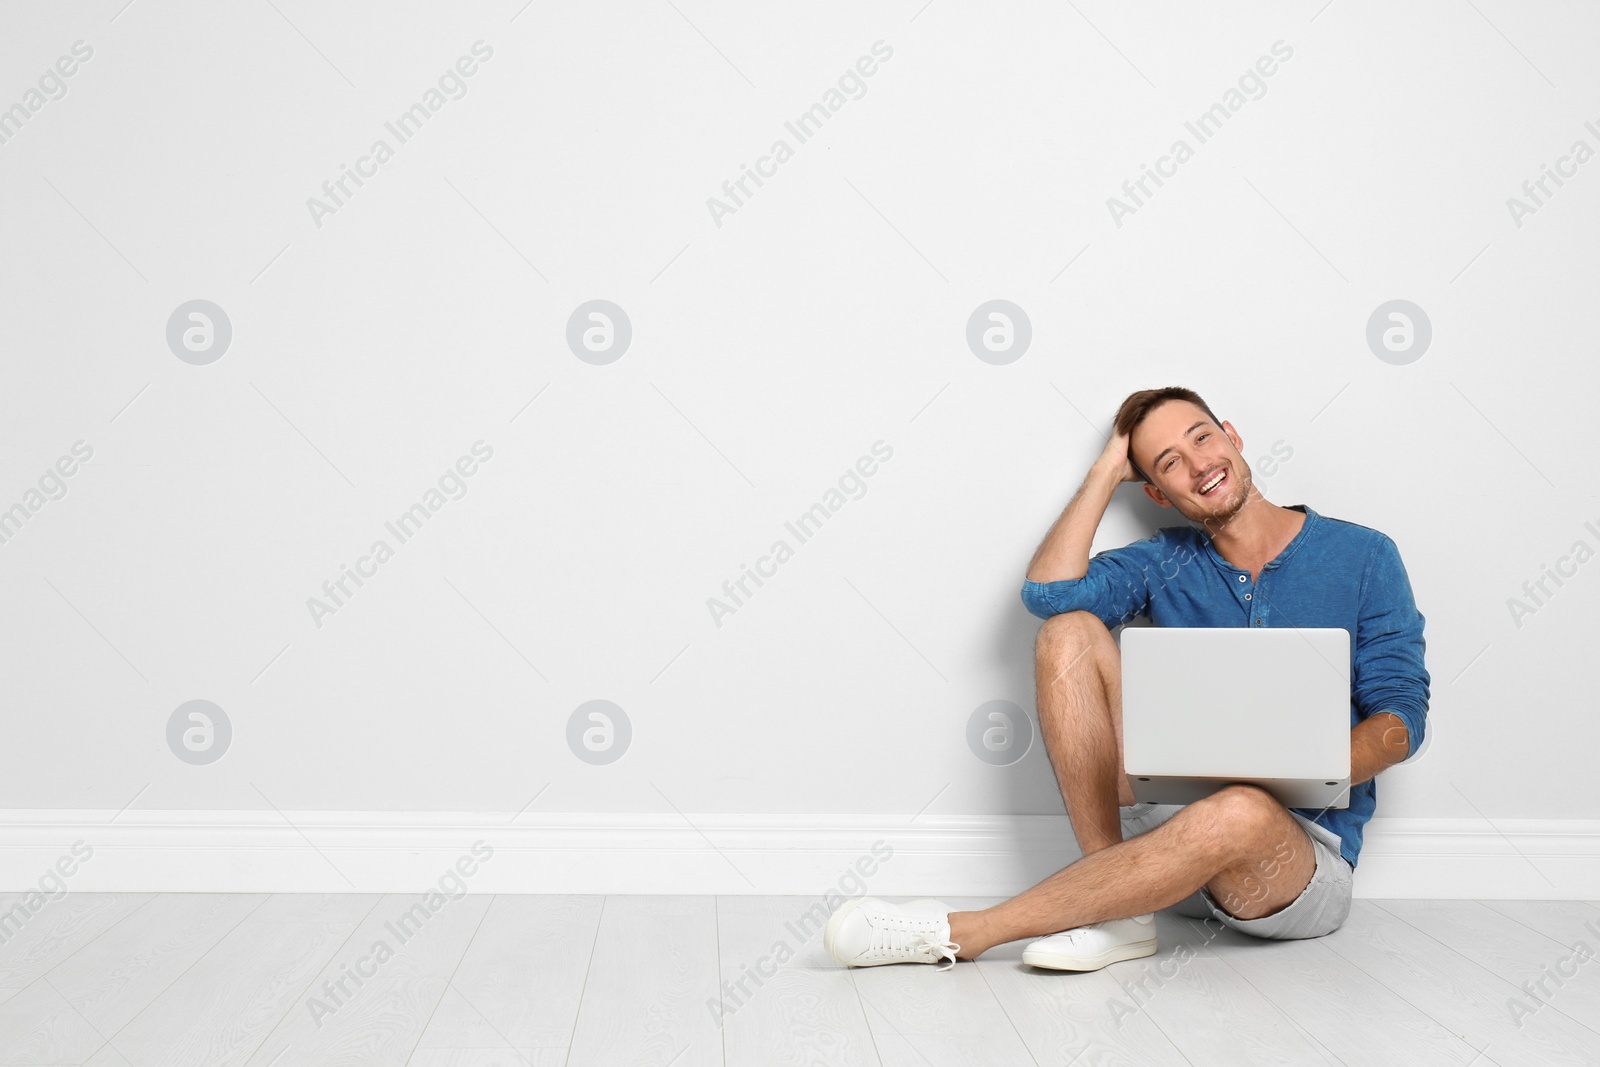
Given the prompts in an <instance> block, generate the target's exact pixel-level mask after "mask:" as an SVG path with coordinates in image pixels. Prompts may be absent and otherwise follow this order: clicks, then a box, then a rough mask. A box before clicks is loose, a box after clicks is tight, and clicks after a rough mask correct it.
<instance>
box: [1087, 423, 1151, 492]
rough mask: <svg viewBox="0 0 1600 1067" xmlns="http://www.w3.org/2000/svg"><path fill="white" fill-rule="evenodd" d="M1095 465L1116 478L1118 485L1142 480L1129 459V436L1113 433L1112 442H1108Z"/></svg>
mask: <svg viewBox="0 0 1600 1067" xmlns="http://www.w3.org/2000/svg"><path fill="white" fill-rule="evenodd" d="M1094 465H1095V466H1096V467H1099V468H1100V469H1101V470H1104V471H1107V472H1109V473H1110V474H1112V475H1114V476H1115V477H1116V480H1117V482H1118V484H1120V483H1122V482H1137V481H1139V480H1140V478H1139V474H1138V472H1136V471H1135V470H1134V469H1133V463H1132V461H1131V460H1130V459H1129V458H1128V435H1127V434H1125V433H1117V432H1116V431H1115V430H1113V431H1112V433H1111V440H1109V441H1107V442H1106V447H1105V450H1104V451H1103V452H1101V453H1100V458H1099V459H1097V460H1095V461H1094Z"/></svg>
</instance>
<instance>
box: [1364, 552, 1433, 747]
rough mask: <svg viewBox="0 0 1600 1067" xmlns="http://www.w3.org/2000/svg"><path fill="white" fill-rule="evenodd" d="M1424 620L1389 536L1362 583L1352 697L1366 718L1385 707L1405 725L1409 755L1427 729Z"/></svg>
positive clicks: (1372, 561) (1373, 559)
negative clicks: (1408, 742)
mask: <svg viewBox="0 0 1600 1067" xmlns="http://www.w3.org/2000/svg"><path fill="white" fill-rule="evenodd" d="M1425 621H1426V620H1425V619H1424V618H1423V615H1422V613H1421V612H1420V611H1418V610H1417V604H1416V600H1415V599H1414V598H1413V596H1412V593H1411V580H1410V579H1409V578H1408V577H1407V576H1406V568H1405V564H1404V563H1402V562H1401V561H1400V549H1399V548H1398V547H1397V546H1396V545H1395V543H1394V541H1392V540H1391V539H1390V538H1388V537H1386V536H1385V537H1383V538H1382V540H1380V541H1379V542H1378V545H1377V548H1376V549H1375V550H1374V552H1373V556H1372V560H1371V562H1370V564H1369V565H1368V568H1367V575H1366V578H1365V580H1364V581H1363V582H1362V589H1361V609H1360V614H1359V616H1358V618H1357V622H1356V647H1355V655H1354V659H1355V664H1354V667H1355V677H1354V680H1353V684H1352V691H1351V695H1352V697H1353V698H1354V699H1355V702H1356V712H1357V714H1359V715H1360V716H1361V718H1362V719H1363V720H1365V719H1367V718H1369V717H1371V716H1373V715H1376V714H1377V713H1378V712H1380V711H1387V712H1391V713H1392V714H1394V715H1396V716H1398V717H1399V719H1400V721H1401V722H1403V723H1405V724H1406V733H1407V737H1408V740H1409V741H1410V751H1408V752H1407V754H1406V755H1407V757H1408V758H1409V757H1410V756H1411V755H1412V754H1414V753H1415V752H1416V751H1417V748H1418V747H1419V746H1420V745H1421V744H1422V739H1423V736H1424V731H1425V730H1426V729H1427V719H1428V683H1429V681H1430V679H1429V677H1428V670H1427V668H1426V667H1425V666H1423V652H1424V650H1425V648H1426V642H1425V641H1424V640H1423V637H1422V628H1423V624H1424V622H1425Z"/></svg>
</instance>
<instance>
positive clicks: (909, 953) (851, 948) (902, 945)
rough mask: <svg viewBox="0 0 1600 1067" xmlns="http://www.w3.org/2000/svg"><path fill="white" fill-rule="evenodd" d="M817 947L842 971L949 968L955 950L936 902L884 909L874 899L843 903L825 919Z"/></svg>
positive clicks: (946, 913)
mask: <svg viewBox="0 0 1600 1067" xmlns="http://www.w3.org/2000/svg"><path fill="white" fill-rule="evenodd" d="M822 946H823V948H826V949H827V950H828V954H829V955H831V956H832V957H833V958H834V959H836V960H838V961H839V962H840V963H842V964H844V965H845V966H846V967H878V966H881V965H882V964H885V963H939V969H940V970H941V971H944V970H949V969H950V968H951V967H954V966H955V963H956V953H957V952H959V951H960V949H961V946H960V945H957V944H953V943H951V941H950V908H949V906H948V905H946V904H943V903H941V902H939V901H937V900H913V901H912V902H911V903H909V904H890V903H889V902H888V901H886V900H878V899H877V898H876V897H861V898H860V899H857V900H851V901H849V902H847V903H845V904H844V905H843V906H842V907H840V909H839V910H838V911H836V912H834V913H833V915H832V916H831V917H829V919H828V925H827V927H826V928H825V929H824V930H823V931H822Z"/></svg>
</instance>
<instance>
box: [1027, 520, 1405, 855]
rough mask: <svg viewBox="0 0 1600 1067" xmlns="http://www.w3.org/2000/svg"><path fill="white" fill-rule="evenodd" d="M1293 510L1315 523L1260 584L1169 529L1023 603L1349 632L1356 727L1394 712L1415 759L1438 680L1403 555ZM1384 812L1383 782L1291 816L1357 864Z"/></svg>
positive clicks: (1039, 589) (1159, 622)
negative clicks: (1330, 837)
mask: <svg viewBox="0 0 1600 1067" xmlns="http://www.w3.org/2000/svg"><path fill="white" fill-rule="evenodd" d="M1292 510H1295V511H1303V512H1305V516H1306V521H1305V524H1304V525H1303V526H1302V527H1301V528H1300V532H1299V533H1298V534H1296V535H1295V537H1294V540H1292V541H1290V542H1289V544H1288V545H1287V546H1285V547H1284V550H1283V551H1282V552H1280V553H1278V557H1277V558H1276V559H1274V560H1273V561H1272V562H1271V563H1268V564H1267V565H1266V567H1265V568H1264V569H1263V570H1262V571H1261V575H1260V577H1259V578H1258V579H1257V580H1256V581H1254V582H1252V581H1251V580H1250V574H1249V572H1248V571H1242V570H1240V569H1239V568H1237V567H1235V566H1234V565H1233V564H1231V563H1229V562H1228V561H1227V560H1225V559H1223V558H1222V556H1221V555H1220V554H1219V553H1218V552H1217V550H1216V547H1215V546H1214V545H1213V544H1212V542H1211V535H1210V534H1208V533H1206V531H1204V530H1203V529H1200V528H1199V527H1195V526H1168V527H1163V528H1162V529H1160V530H1158V531H1156V533H1155V535H1154V536H1153V537H1150V538H1148V539H1146V540H1143V541H1138V542H1136V543H1134V544H1131V545H1127V546H1125V547H1123V548H1113V549H1109V550H1107V551H1105V552H1100V553H1097V554H1096V555H1095V556H1094V557H1092V558H1091V559H1090V560H1089V570H1088V573H1086V574H1085V575H1084V576H1083V577H1082V578H1067V579H1063V580H1061V581H1057V582H1035V581H1031V580H1024V582H1023V585H1022V602H1023V604H1025V605H1027V608H1028V610H1029V611H1031V612H1032V613H1033V614H1035V615H1037V616H1039V617H1040V618H1049V617H1050V616H1052V615H1059V614H1061V613H1062V612H1067V611H1077V610H1080V609H1081V610H1085V611H1089V612H1092V613H1093V614H1094V615H1096V616H1097V617H1099V619H1100V621H1101V622H1103V623H1105V624H1106V626H1107V627H1108V628H1114V627H1116V626H1119V625H1121V624H1123V623H1125V622H1127V621H1128V620H1129V619H1131V618H1133V617H1134V616H1136V615H1140V616H1146V617H1148V618H1149V619H1150V621H1151V622H1152V623H1153V624H1154V625H1156V626H1291V627H1306V628H1309V627H1341V628H1343V629H1344V630H1346V631H1348V632H1349V634H1350V683H1351V684H1350V689H1351V692H1350V725H1351V726H1352V727H1354V726H1355V725H1356V724H1357V723H1359V722H1361V721H1362V720H1363V719H1365V718H1367V717H1368V716H1370V715H1373V714H1375V713H1377V712H1380V711H1387V712H1392V713H1393V714H1395V715H1397V716H1399V718H1400V721H1401V722H1403V723H1405V724H1406V732H1407V733H1408V734H1409V740H1410V745H1411V748H1410V751H1411V752H1413V753H1414V752H1416V751H1417V748H1418V746H1420V745H1421V744H1422V738H1423V730H1424V729H1425V727H1426V723H1427V717H1428V683H1429V677H1428V671H1427V669H1426V668H1425V667H1424V666H1423V663H1422V654H1423V649H1424V647H1425V643H1424V641H1423V639H1422V626H1423V621H1424V620H1423V616H1422V613H1421V612H1419V611H1418V610H1417V605H1416V602H1415V601H1414V600H1413V598H1412V595H1411V582H1410V579H1408V578H1407V577H1406V568H1405V565H1404V564H1403V563H1401V562H1400V550H1399V549H1398V548H1396V547H1395V543H1394V542H1393V541H1392V540H1390V539H1389V538H1388V537H1387V536H1385V535H1384V534H1382V533H1380V532H1378V531H1377V530H1373V529H1370V528H1368V527H1366V526H1360V525H1357V524H1356V523H1353V522H1345V521H1344V520H1342V519H1332V518H1327V517H1325V516H1322V515H1318V514H1317V513H1316V512H1315V511H1313V510H1312V509H1311V508H1309V507H1307V506H1306V505H1304V504H1296V505H1293V508H1292ZM1377 804H1378V791H1377V779H1376V778H1369V779H1368V780H1367V781H1365V782H1362V783H1361V784H1360V785H1355V786H1352V787H1351V788H1350V806H1349V807H1348V808H1332V809H1329V810H1327V811H1318V810H1316V809H1312V808H1294V809H1291V810H1293V811H1296V812H1299V813H1300V814H1301V815H1304V816H1305V817H1306V818H1308V819H1310V820H1312V821H1313V822H1316V823H1319V824H1321V825H1322V826H1325V827H1327V828H1328V829H1329V830H1332V831H1333V832H1334V833H1336V834H1338V835H1339V838H1340V841H1341V842H1342V847H1341V849H1340V851H1341V852H1342V853H1343V855H1344V858H1345V859H1346V860H1348V861H1349V862H1350V865H1351V866H1352V867H1354V866H1355V864H1356V857H1357V856H1358V855H1359V854H1360V852H1361V835H1362V829H1363V827H1365V826H1366V823H1367V820H1368V819H1370V818H1372V813H1373V810H1374V809H1375V808H1376V807H1377Z"/></svg>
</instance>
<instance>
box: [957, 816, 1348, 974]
mask: <svg viewBox="0 0 1600 1067" xmlns="http://www.w3.org/2000/svg"><path fill="white" fill-rule="evenodd" d="M1316 867H1317V859H1316V853H1315V851H1314V849H1313V845H1312V843H1311V838H1310V837H1309V836H1308V835H1307V834H1306V832H1305V830H1304V829H1302V828H1301V826H1300V824H1299V823H1298V822H1297V821H1295V818H1294V816H1292V815H1290V814H1289V811H1288V809H1287V808H1285V807H1283V805H1281V804H1280V803H1278V801H1277V800H1276V799H1275V798H1274V797H1273V796H1272V795H1271V794H1270V793H1268V792H1266V791H1265V790H1263V789H1258V788H1257V787H1255V786H1252V785H1230V786H1226V787H1224V788H1223V789H1221V790H1218V791H1217V792H1216V793H1213V794H1212V795H1211V796H1209V797H1206V798H1205V799H1204V800H1199V801H1196V802H1195V803H1193V804H1190V805H1188V806H1186V807H1185V808H1184V809H1183V810H1182V811H1180V812H1178V813H1177V814H1176V815H1174V816H1173V817H1172V818H1171V819H1169V820H1168V821H1167V822H1165V823H1163V824H1161V825H1160V826H1158V827H1156V828H1155V829H1154V830H1151V831H1150V832H1149V833H1145V834H1140V835H1139V836H1137V837H1135V838H1133V839H1131V840H1129V841H1124V842H1121V843H1120V844H1116V845H1112V846H1110V847H1107V848H1102V849H1097V850H1096V851H1095V852H1093V853H1091V854H1090V855H1087V856H1085V857H1084V858H1083V859H1081V860H1079V861H1078V862H1076V863H1074V864H1071V865H1070V866H1067V867H1065V868H1063V869H1061V870H1059V871H1057V872H1056V873H1055V874H1053V875H1051V876H1050V877H1049V878H1046V879H1045V880H1044V881H1043V882H1040V883H1039V884H1038V885H1036V886H1034V887H1033V888H1032V889H1029V890H1027V891H1025V892H1023V893H1019V894H1018V895H1017V896H1014V897H1012V898H1011V899H1010V900H1007V901H1005V902H1003V903H1000V904H996V905H995V906H994V907H992V908H986V909H984V910H983V911H965V912H952V913H951V914H950V940H951V941H954V942H955V943H956V944H958V945H960V946H961V948H960V951H959V952H958V953H957V955H958V956H959V957H960V958H962V959H973V958H975V957H977V956H979V955H981V954H982V953H984V952H987V951H988V950H989V949H991V948H993V947H994V946H995V945H998V944H1002V943H1004V942H1006V941H1015V940H1017V939H1018V938H1024V937H1043V936H1045V935H1047V934H1053V933H1058V932H1060V931H1062V930H1068V929H1071V928H1072V927H1074V926H1086V925H1088V924H1089V923H1097V922H1101V921H1103V920H1106V919H1123V918H1127V917H1128V916H1130V915H1143V914H1145V913H1147V912H1152V911H1159V910H1160V909H1161V908H1165V907H1170V906H1171V905H1173V904H1176V903H1177V902H1178V901H1180V900H1182V899H1184V898H1185V897H1187V896H1188V895H1189V894H1190V893H1193V892H1194V891H1195V890H1197V889H1199V888H1200V887H1201V886H1206V887H1207V888H1209V889H1210V890H1211V893H1212V895H1213V896H1215V897H1216V898H1217V899H1218V901H1220V902H1221V903H1222V904H1223V906H1224V908H1225V909H1226V910H1227V911H1228V912H1229V913H1230V914H1232V915H1233V916H1235V917H1236V918H1240V919H1255V918H1260V917H1261V916H1263V915H1270V914H1272V913H1273V912H1275V911H1278V910H1279V909H1281V908H1284V907H1286V906H1288V905H1289V904H1290V903H1292V902H1293V901H1294V899H1295V898H1296V897H1298V896H1299V895H1300V893H1301V892H1302V891H1303V890H1304V889H1305V887H1306V886H1307V885H1308V884H1309V883H1310V881H1311V876H1312V875H1313V874H1314V873H1315V872H1316Z"/></svg>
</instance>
